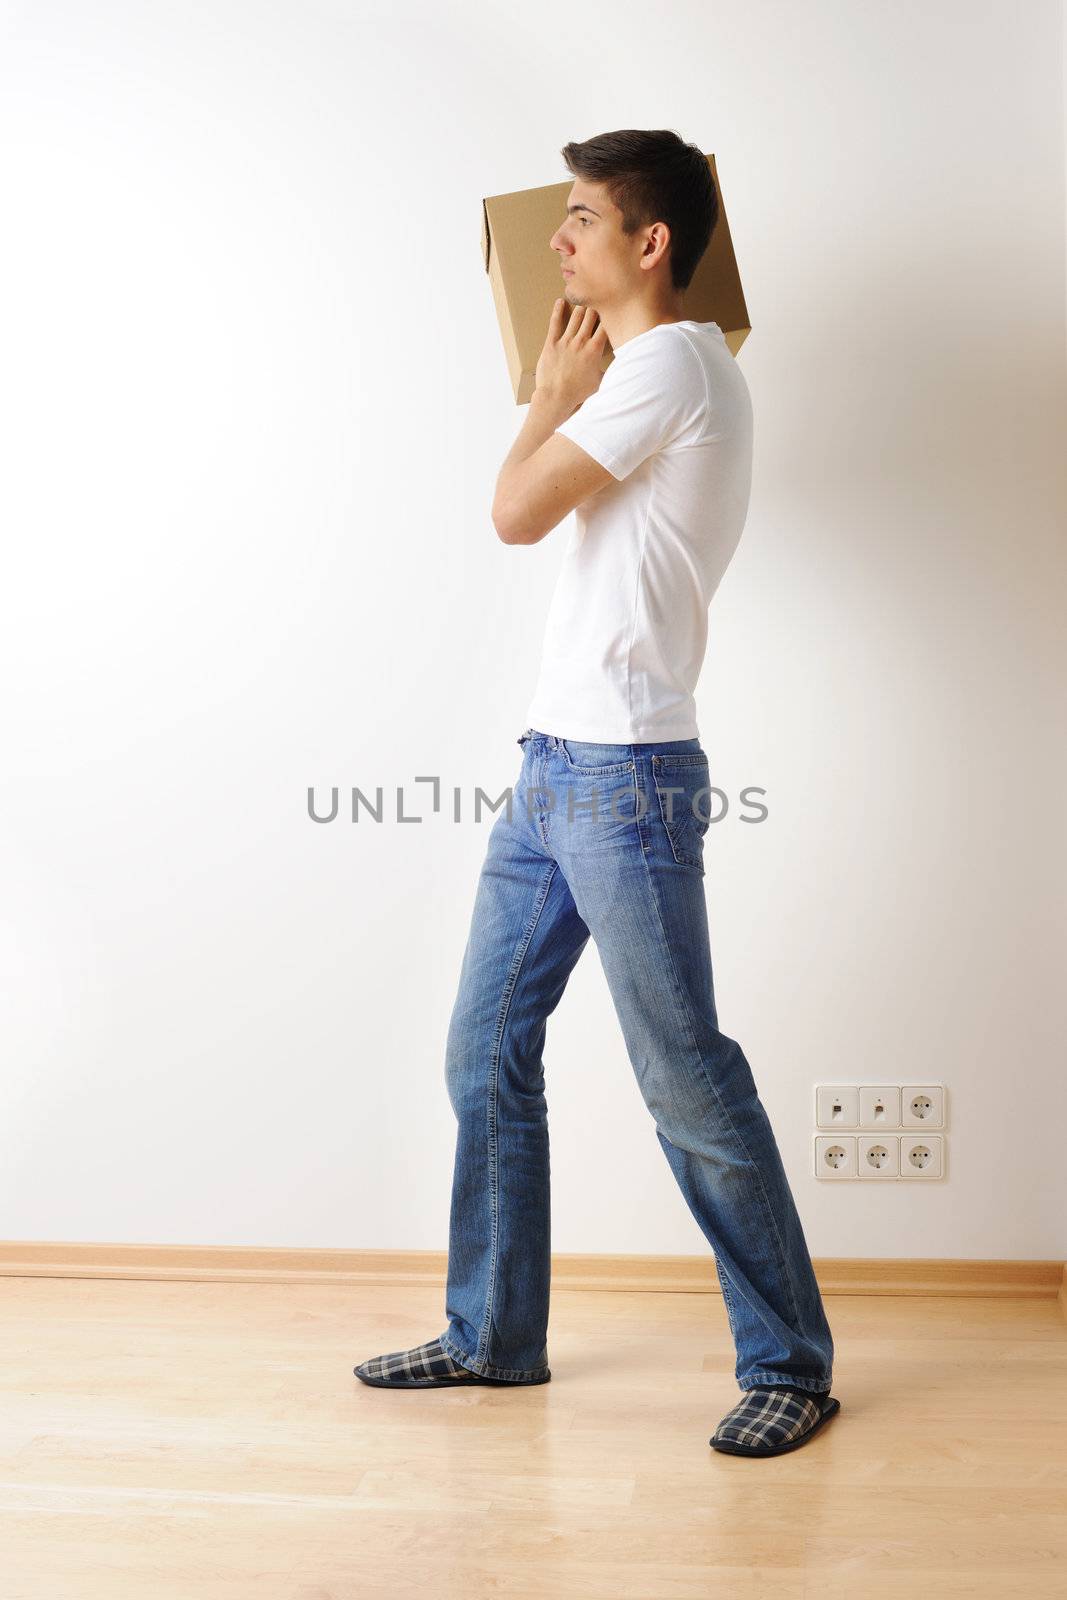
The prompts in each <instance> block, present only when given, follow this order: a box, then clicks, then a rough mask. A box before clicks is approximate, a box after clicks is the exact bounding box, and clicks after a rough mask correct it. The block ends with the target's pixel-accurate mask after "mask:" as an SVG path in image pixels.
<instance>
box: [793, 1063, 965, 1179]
mask: <svg viewBox="0 0 1067 1600" xmlns="http://www.w3.org/2000/svg"><path fill="white" fill-rule="evenodd" d="M815 1124H816V1127H817V1128H819V1129H822V1130H824V1131H822V1132H819V1133H816V1135H815V1138H814V1142H813V1146H812V1153H813V1158H814V1162H815V1176H816V1177H817V1178H823V1179H830V1180H836V1179H839V1178H845V1179H850V1178H859V1179H867V1180H871V1179H873V1180H876V1181H877V1180H880V1179H890V1178H892V1179H898V1178H905V1179H909V1178H911V1179H924V1180H929V1179H931V1178H943V1177H944V1176H945V1139H944V1134H943V1132H937V1133H934V1132H932V1131H928V1130H932V1129H935V1128H937V1129H944V1126H945V1086H944V1084H943V1083H905V1084H898V1083H859V1084H856V1083H820V1084H816V1086H815ZM831 1130H832V1131H831Z"/></svg>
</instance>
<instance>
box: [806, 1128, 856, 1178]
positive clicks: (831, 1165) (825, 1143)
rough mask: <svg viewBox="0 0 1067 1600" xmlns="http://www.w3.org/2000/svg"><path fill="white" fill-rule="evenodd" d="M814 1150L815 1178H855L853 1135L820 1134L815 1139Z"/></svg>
mask: <svg viewBox="0 0 1067 1600" xmlns="http://www.w3.org/2000/svg"><path fill="white" fill-rule="evenodd" d="M814 1148H815V1176H816V1177H817V1178H854V1177H855V1176H856V1139H855V1135H852V1136H849V1135H847V1134H845V1135H841V1136H838V1135H837V1134H820V1135H818V1136H817V1137H816V1140H815V1146H814Z"/></svg>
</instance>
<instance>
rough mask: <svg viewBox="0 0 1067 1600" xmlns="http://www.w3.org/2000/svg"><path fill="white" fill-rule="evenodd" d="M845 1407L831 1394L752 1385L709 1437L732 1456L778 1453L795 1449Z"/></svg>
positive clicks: (714, 1443)
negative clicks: (753, 1387)
mask: <svg viewBox="0 0 1067 1600" xmlns="http://www.w3.org/2000/svg"><path fill="white" fill-rule="evenodd" d="M840 1409H841V1402H840V1400H837V1399H835V1398H834V1396H832V1395H830V1394H809V1393H806V1392H804V1393H802V1392H801V1391H800V1390H799V1389H772V1388H770V1387H769V1386H763V1387H759V1388H756V1389H750V1390H748V1392H747V1393H746V1394H745V1395H743V1396H742V1398H741V1399H740V1400H739V1401H738V1403H737V1405H736V1406H734V1408H733V1410H732V1411H728V1412H727V1413H726V1415H725V1417H723V1419H722V1421H721V1422H720V1423H719V1426H718V1427H717V1428H716V1430H715V1432H714V1434H713V1435H712V1437H711V1438H710V1439H709V1440H708V1443H709V1444H710V1445H711V1447H712V1449H713V1450H722V1451H723V1452H724V1453H725V1454H726V1455H731V1456H778V1455H781V1454H782V1452H783V1451H785V1450H795V1449H796V1448H797V1446H798V1445H801V1444H804V1443H805V1442H806V1441H807V1440H808V1439H810V1438H811V1436H812V1434H813V1433H818V1431H819V1429H820V1428H821V1427H822V1425H823V1423H824V1422H829V1420H830V1418H831V1417H832V1416H835V1415H836V1413H837V1412H838V1411H840Z"/></svg>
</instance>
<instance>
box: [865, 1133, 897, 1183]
mask: <svg viewBox="0 0 1067 1600" xmlns="http://www.w3.org/2000/svg"><path fill="white" fill-rule="evenodd" d="M856 1175H857V1177H860V1178H897V1177H899V1176H900V1135H899V1134H893V1135H888V1134H887V1135H886V1136H885V1137H884V1138H883V1137H882V1136H881V1135H880V1134H866V1135H864V1136H862V1137H861V1138H859V1139H857V1140H856Z"/></svg>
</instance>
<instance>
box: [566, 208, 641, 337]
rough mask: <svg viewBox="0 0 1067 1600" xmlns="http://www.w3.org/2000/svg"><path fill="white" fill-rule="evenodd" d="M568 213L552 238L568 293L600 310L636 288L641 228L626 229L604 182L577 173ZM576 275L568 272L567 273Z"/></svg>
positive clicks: (573, 301) (576, 303) (579, 302)
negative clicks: (628, 233)
mask: <svg viewBox="0 0 1067 1600" xmlns="http://www.w3.org/2000/svg"><path fill="white" fill-rule="evenodd" d="M567 210H568V215H567V219H566V221H565V222H563V223H562V224H561V225H560V227H558V228H557V229H556V231H555V233H554V234H553V235H552V237H551V239H550V240H549V241H548V243H549V248H550V249H552V250H555V251H556V252H557V253H558V255H559V259H560V266H561V268H562V269H563V273H562V274H561V278H560V282H561V284H562V289H563V295H564V298H565V299H566V300H567V301H568V302H569V303H570V304H571V305H573V306H592V307H593V308H594V309H595V310H599V309H601V308H602V307H604V306H609V305H611V304H613V303H615V302H618V301H623V300H626V299H627V298H628V297H629V296H630V295H632V293H633V289H634V281H635V277H636V275H637V270H638V269H637V262H638V260H639V258H640V255H641V239H640V232H638V233H637V234H633V235H632V236H631V237H629V238H627V236H626V235H625V234H624V233H623V231H622V213H621V211H619V209H618V207H617V206H614V205H613V204H612V202H611V201H610V200H609V199H608V196H607V193H606V192H605V190H604V189H603V187H602V185H600V184H598V183H585V182H583V181H582V180H581V179H576V180H575V183H574V185H573V187H572V189H571V192H570V194H569V195H568V196H567ZM568 273H569V274H570V276H566V274H568Z"/></svg>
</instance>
